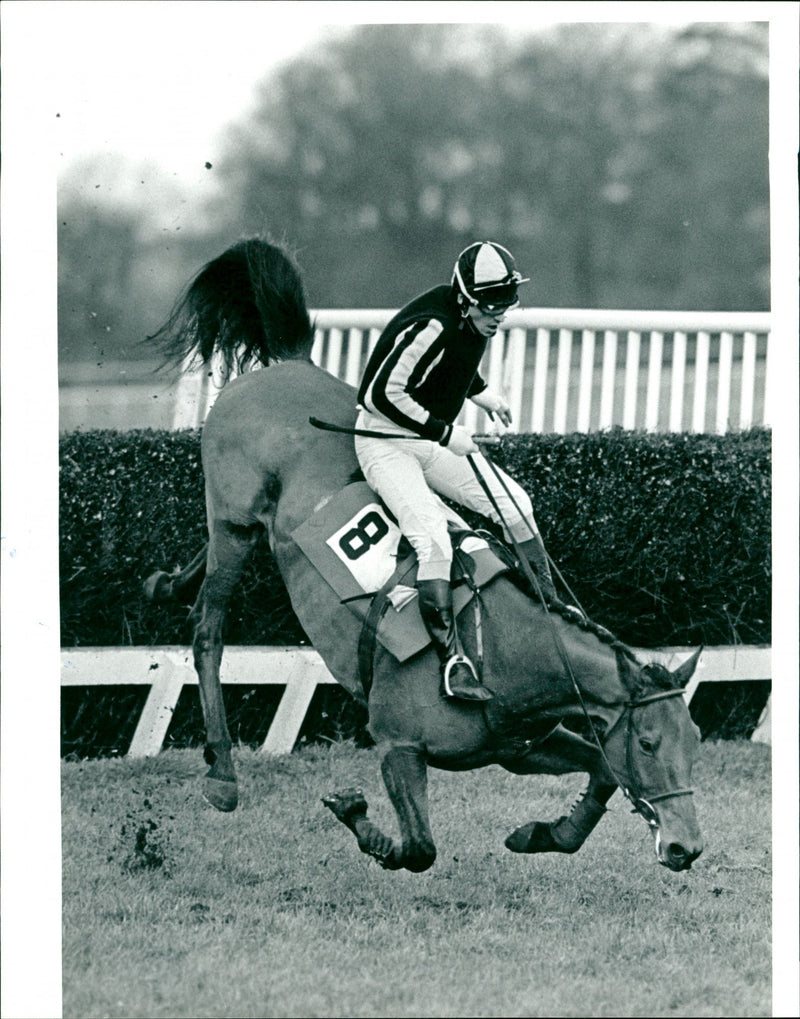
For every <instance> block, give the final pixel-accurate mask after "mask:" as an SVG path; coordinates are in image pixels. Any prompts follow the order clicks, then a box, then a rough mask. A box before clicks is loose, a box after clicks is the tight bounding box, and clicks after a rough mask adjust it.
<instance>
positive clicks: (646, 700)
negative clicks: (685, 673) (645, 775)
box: [598, 689, 694, 828]
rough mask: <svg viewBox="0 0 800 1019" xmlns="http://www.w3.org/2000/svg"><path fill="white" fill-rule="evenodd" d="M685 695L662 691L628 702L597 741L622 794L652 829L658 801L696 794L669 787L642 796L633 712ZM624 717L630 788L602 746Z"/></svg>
mask: <svg viewBox="0 0 800 1019" xmlns="http://www.w3.org/2000/svg"><path fill="white" fill-rule="evenodd" d="M682 696H683V690H682V689H675V690H659V691H658V693H652V694H648V695H647V696H646V697H641V698H640V699H639V700H636V701H628V702H627V703H626V704H625V706H624V708H623V710H622V714H621V715H620V716H619V717H618V718H617V719H616V721H615V722H614V724H613V725H612V726H611V727H610V728H609V730H608V731H607V732H606V734H605V736H604V737H603V740H602V744H601V743H600V741H599V740H598V745H599V746H600V748H601V753H602V755H603V758H604V760H605V763H606V767H607V768H608V769H609V771H610V772H611V774H612V775H614V778H615V779H616V782H617V785H618V786H619V787H620V789H621V790H622V793H623V795H624V796H625V798H626V799H627V800H628V802H629V803H630V804H631V805H632V806H633V812H634V813H636V814H640V815H641V816H642V817H643V818H644V820H645V821H646V823H647V824H648V825H649V826H650V827H651V828H657V827H658V814H657V813H656V811H655V810H654V809H653V804H654V803H658V802H659V801H661V800H668V799H671V798H672V797H674V796H692V795H693V794H694V790H693V789H670V790H666V791H665V792H657V793H652V794H650V795H648V797H647V798H646V799H645V797H644V796H642V795H641V786H642V783H641V780H640V778H639V769H638V768H637V767H636V761H635V758H634V753H633V740H634V732H633V712H634V711H635V710H636V709H637V708H642V707H644V706H645V705H646V704H652V703H653V701H661V700H666V699H667V698H668V697H682ZM623 719H625V764H626V768H627V771H628V776H629V777H630V779H631V783H632V788H628V787H627V786H625V785H624V784H623V783H622V782H620V780H619V778H618V777H617V775H616V774H615V772H614V769H613V768H612V767H611V764H610V762H609V760H608V758H607V757H606V754H605V750H604V749H603V745H604V744H605V743H607V742H608V739H609V737H610V736H611V733H612V732H613V731H614V730H615V729H616V727H617V726H618V725H619V724H620V723H621V722H622V720H623Z"/></svg>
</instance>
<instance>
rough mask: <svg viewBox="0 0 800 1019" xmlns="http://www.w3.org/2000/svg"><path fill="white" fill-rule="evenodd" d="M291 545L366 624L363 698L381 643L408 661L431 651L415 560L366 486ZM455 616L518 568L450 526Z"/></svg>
mask: <svg viewBox="0 0 800 1019" xmlns="http://www.w3.org/2000/svg"><path fill="white" fill-rule="evenodd" d="M292 538H293V539H294V541H295V542H296V543H297V545H298V546H299V547H300V548H301V550H302V551H303V553H304V554H305V556H306V558H307V559H308V560H309V561H310V562H311V563H312V564H313V565H314V567H315V568H316V569H317V571H318V572H319V573H320V575H321V576H322V578H323V579H324V580H325V581H326V583H327V584H328V585H329V586H330V587H332V588H333V590H334V591H335V593H336V594H337V596H338V597H339V600H340V602H341V603H342V604H343V605H346V606H347V608H348V609H349V610H350V611H351V612H352V613H353V614H354V615H355V616H356V617H357V618H358V619H360V620H361V623H362V627H361V634H360V637H359V642H358V663H359V674H360V678H361V683H362V686H363V688H364V693H365V695H368V694H369V690H370V688H371V685H372V663H373V659H374V656H375V648H376V644H377V643H380V644H381V646H382V647H384V648H385V649H386V650H387V651H389V652H390V654H392V655H393V656H394V657H395V658H396V659H397V661H399V662H404V661H406V660H407V659H409V658H411V657H412V656H413V655H415V654H418V653H419V652H420V651H422V650H423V649H424V648H426V647H427V646H428V645H429V644H430V636H429V635H428V631H427V628H426V627H425V624H424V623H423V621H422V617H421V615H420V613H419V608H418V605H417V597H416V594H417V592H416V586H415V585H416V576H417V558H416V554H415V553H414V551H413V549H412V548H411V545H410V544H409V543H408V541H407V540H406V538H405V537H403V535H402V534H401V533H400V530H399V528H398V527H397V524H396V523H395V522H394V520H393V518H392V517H391V515H390V514H389V513H388V511H387V510H386V508H385V507H384V506H383V505H382V504H381V502H380V500H379V499H378V497H377V496H376V495H375V493H374V492H373V491H372V489H371V488H370V487H369V486H368V485H367V484H366V483H365V482H354V483H352V484H350V485H346V486H345V487H344V488H343V489H342V490H341V491H340V492H338V493H337V494H336V495H335V496H334V497H333V498H332V499H330V500H329V501H328V502H326V503H325V504H324V505H323V506H321V507H320V508H319V509H317V511H316V512H315V513H314V514H313V516H311V517H310V518H309V519H308V520H306V521H305V522H304V523H302V524H301V525H300V527H298V528H297V529H296V530H295V531H293V532H292ZM451 540H452V542H453V572H452V578H451V584H452V586H453V606H454V611H455V613H456V616H457V615H458V614H459V613H460V612H461V611H462V610H463V609H464V608H465V607H466V606H467V605H468V604H469V603H470V602H471V601H472V600H473V599H474V598H475V596H476V595H477V593H478V592H479V591H480V590H481V589H482V588H484V587H486V586H487V585H488V584H489V583H491V582H492V581H493V580H494V579H496V578H497V577H498V576H500V575H501V574H504V573H507V572H508V571H509V570H512V569H513V557H512V556H511V554H510V553H509V551H508V550H507V549H505V547H504V546H502V545H501V544H500V543H499V542H498V541H497V540H496V539H495V538H494V537H493V536H492V535H489V534H486V533H484V532H477V531H471V530H462V529H455V528H452V527H451Z"/></svg>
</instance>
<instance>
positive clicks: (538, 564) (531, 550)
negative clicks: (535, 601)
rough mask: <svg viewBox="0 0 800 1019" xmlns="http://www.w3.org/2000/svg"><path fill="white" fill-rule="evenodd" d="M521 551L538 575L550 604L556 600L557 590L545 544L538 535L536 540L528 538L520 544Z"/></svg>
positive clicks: (543, 592) (546, 599) (537, 577)
mask: <svg viewBox="0 0 800 1019" xmlns="http://www.w3.org/2000/svg"><path fill="white" fill-rule="evenodd" d="M520 551H521V552H522V553H523V555H524V556H525V558H526V559H527V560H528V562H529V564H530V566H531V569H532V570H533V572H534V573H535V574H536V579H537V580H538V581H539V584H540V586H541V588H542V594H543V596H544V600H545V601H546V602H547V603H548V605H549V604H550V602H552V601H555V599H556V589H555V585H554V584H553V575H552V573H551V572H550V564H549V563H548V561H547V553H546V552H545V550H544V543H543V542H542V539H541V537H540V536H539V535H538V534H537V535H536V537H535V538H528V540H527V541H523V542H521V543H520Z"/></svg>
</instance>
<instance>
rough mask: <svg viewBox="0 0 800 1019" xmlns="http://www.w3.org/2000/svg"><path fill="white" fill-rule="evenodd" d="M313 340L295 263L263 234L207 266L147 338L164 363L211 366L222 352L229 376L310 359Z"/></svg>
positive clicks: (242, 242) (224, 253)
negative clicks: (263, 236) (214, 355)
mask: <svg viewBox="0 0 800 1019" xmlns="http://www.w3.org/2000/svg"><path fill="white" fill-rule="evenodd" d="M313 338H314V331H313V327H312V324H311V319H310V318H309V314H308V309H307V307H306V299H305V293H304V290H303V283H302V280H301V279H300V273H299V272H298V270H297V267H296V266H295V265H294V263H293V262H292V260H291V259H290V258H289V256H288V255H287V254H286V252H285V251H283V250H282V249H281V248H279V247H277V246H276V245H274V244H271V243H270V242H269V241H266V240H262V239H261V238H250V239H248V240H243V241H240V242H239V243H238V244H234V245H233V246H232V247H230V248H228V249H227V250H226V251H224V252H223V253H222V254H221V255H219V256H218V257H217V258H215V259H213V260H212V261H210V262H209V263H208V264H207V265H205V266H204V267H203V268H202V269H201V270H200V272H199V273H198V274H197V275H196V276H195V277H194V279H193V280H192V281H191V283H190V284H189V286H188V287H187V289H186V291H185V292H184V294H183V295H182V296H181V297H180V298H179V300H178V302H177V303H176V305H175V307H174V308H173V310H172V313H171V314H170V317H169V318H168V319H167V321H166V322H165V324H164V325H163V326H162V327H161V328H160V329H159V330H158V332H156V333H155V334H154V335H153V336H149V337H148V339H149V340H151V341H154V342H155V343H156V344H158V346H159V347H160V348H161V350H162V353H163V355H164V365H165V366H166V365H175V366H180V367H186V366H188V365H189V364H192V363H195V364H196V363H197V362H201V363H207V362H209V361H210V360H211V358H212V355H213V354H214V353H215V352H216V353H217V354H219V355H220V356H221V358H222V361H223V365H224V370H225V374H226V375H230V374H231V373H232V372H234V371H236V372H242V371H243V370H244V369H246V368H248V367H251V366H252V365H254V364H257V363H260V364H262V365H265V366H266V365H268V364H270V362H272V361H283V360H287V359H308V358H310V356H311V345H312V342H313Z"/></svg>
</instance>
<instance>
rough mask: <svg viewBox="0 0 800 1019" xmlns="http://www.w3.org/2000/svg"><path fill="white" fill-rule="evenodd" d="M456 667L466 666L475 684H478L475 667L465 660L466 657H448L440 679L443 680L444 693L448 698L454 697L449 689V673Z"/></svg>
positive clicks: (467, 659)
mask: <svg viewBox="0 0 800 1019" xmlns="http://www.w3.org/2000/svg"><path fill="white" fill-rule="evenodd" d="M457 665H466V666H467V668H468V669H469V671H470V672H471V673H472V675H473V676H474V677H475V682H476V683H480V679H479V678H478V673H477V672H476V671H475V666H474V665H473V664H472V662H471V661H470V660H469V658H467V656H466V655H450V657H449V658H448V659H447V661H446V662H445V665H444V669H443V671H442V679H443V680H444V691H445V693H446V694H447V696H448V697H453V696H455V695H454V694H453V691H452V689H451V687H450V673H451V672H452V670H453V669H454V668H455V667H456V666H457Z"/></svg>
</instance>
